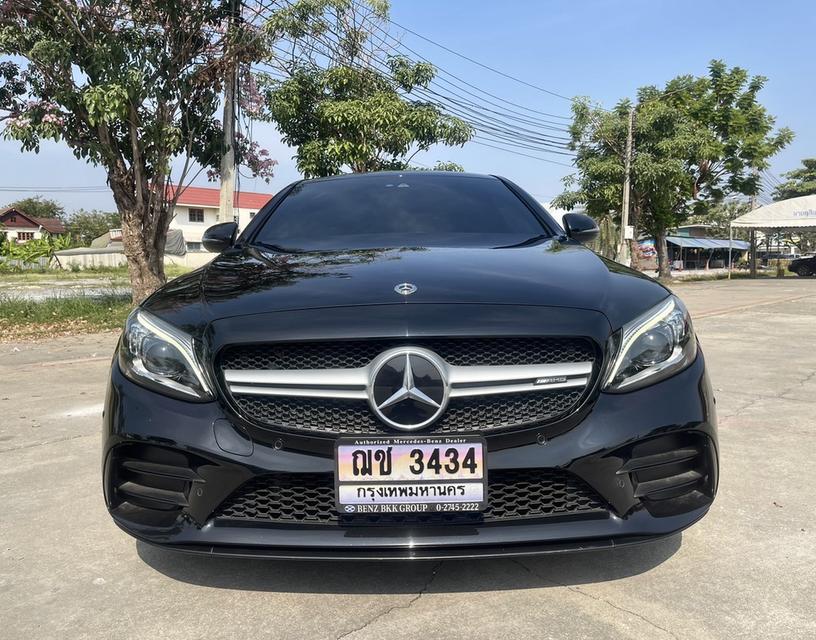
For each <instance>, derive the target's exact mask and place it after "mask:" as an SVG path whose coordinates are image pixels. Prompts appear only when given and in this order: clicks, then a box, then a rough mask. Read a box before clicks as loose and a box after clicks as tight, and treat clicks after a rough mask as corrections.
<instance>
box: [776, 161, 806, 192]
mask: <svg viewBox="0 0 816 640" xmlns="http://www.w3.org/2000/svg"><path fill="white" fill-rule="evenodd" d="M802 165H803V166H802V167H801V168H800V169H794V170H793V171H788V172H787V173H783V174H782V177H783V178H785V182H783V183H782V184H781V185H780V186H778V187H777V188H776V189H774V192H773V197H774V200H787V199H788V198H798V197H799V196H809V195H813V194H815V193H816V158H805V159H804V160H802Z"/></svg>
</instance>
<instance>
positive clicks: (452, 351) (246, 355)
mask: <svg viewBox="0 0 816 640" xmlns="http://www.w3.org/2000/svg"><path fill="white" fill-rule="evenodd" d="M407 344H410V345H411V346H414V347H424V348H426V349H430V350H431V351H433V352H435V353H437V354H438V355H439V356H440V357H441V358H442V359H443V360H445V361H446V362H447V363H448V364H452V365H456V366H463V367H474V366H486V365H494V366H495V365H512V364H556V363H562V362H587V361H591V360H594V359H595V351H594V349H593V347H592V343H591V342H590V341H589V340H586V339H584V338H421V339H416V340H414V339H411V340H343V341H336V342H293V343H276V344H252V345H233V346H229V347H226V348H225V349H224V350H223V352H222V353H221V361H220V365H221V369H238V370H253V369H287V370H289V369H354V368H357V367H364V366H366V365H367V364H368V363H369V362H371V361H372V360H373V359H374V358H376V357H377V356H378V355H380V354H381V353H382V352H383V351H387V350H388V349H392V348H394V347H399V346H404V345H407Z"/></svg>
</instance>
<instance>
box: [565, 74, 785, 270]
mask: <svg viewBox="0 0 816 640" xmlns="http://www.w3.org/2000/svg"><path fill="white" fill-rule="evenodd" d="M764 83H765V78H762V77H760V76H754V77H751V76H749V75H748V73H747V72H746V71H745V70H743V69H740V68H738V67H734V68H732V69H728V68H727V67H726V65H725V64H724V63H723V62H721V61H717V60H715V61H713V62H712V63H711V64H710V65H709V73H708V75H707V76H705V77H699V78H697V77H693V76H688V75H685V76H679V77H677V78H675V79H673V80H671V81H670V82H669V83H668V84H667V85H666V86H665V88H663V89H659V88H657V87H653V86H648V87H643V88H641V89H640V90H639V91H638V100H637V104H636V106H635V111H636V118H635V128H634V147H635V155H634V160H633V163H632V191H631V202H632V210H631V215H630V223H631V224H634V225H635V227H636V229H637V230H638V231H639V232H646V233H648V234H650V235H653V236H654V237H655V245H656V249H657V254H658V263H659V272H660V275H661V276H662V277H668V276H669V265H668V259H667V250H666V240H665V238H666V232H667V231H668V230H669V229H672V228H673V227H676V226H678V225H680V224H682V223H683V222H684V221H685V220H686V219H687V218H688V216H689V215H692V214H698V215H699V214H703V213H705V211H706V210H707V209H708V208H709V207H711V206H713V205H715V204H717V203H720V202H722V201H723V199H724V198H725V197H726V196H728V195H731V194H746V195H749V194H755V193H757V192H758V190H759V184H758V179H757V177H756V175H755V173H754V171H753V169H754V168H756V169H762V168H765V167H766V166H767V159H768V158H769V157H770V156H772V155H773V154H775V153H776V152H777V151H779V150H780V149H782V148H783V147H784V146H786V145H787V144H788V143H789V142H790V140H791V139H792V137H793V134H792V132H791V131H790V130H788V129H781V130H779V131H777V132H774V131H773V129H774V119H773V117H772V116H770V115H769V114H768V113H767V111H766V110H765V108H764V107H763V106H762V105H761V104H760V103H759V102H758V100H757V94H758V93H759V91H760V90H761V89H762V87H763V85H764ZM629 108H630V103H629V102H628V101H626V100H624V101H621V102H620V103H619V104H618V105H617V106H616V107H615V108H614V109H613V110H611V111H606V110H603V109H599V108H595V107H592V106H591V105H590V104H589V103H588V102H586V101H580V102H576V104H575V105H574V106H573V114H574V119H573V124H572V128H571V135H572V146H573V148H574V149H575V150H576V152H577V157H576V165H577V168H578V172H577V174H574V175H572V176H568V177H567V178H566V179H565V186H566V187H567V190H566V191H565V192H564V193H562V194H561V195H560V196H559V197H558V198H557V199H556V204H557V205H558V206H562V207H565V208H572V207H574V206H576V205H578V204H583V205H584V206H585V207H586V209H587V211H588V212H589V213H590V215H593V216H595V217H597V218H599V219H600V218H601V217H603V216H604V215H606V214H609V213H610V212H619V211H620V203H621V199H622V184H623V174H624V149H625V141H626V132H627V127H628V114H629ZM617 219H618V220H619V218H617ZM632 253H633V255H635V253H634V252H632Z"/></svg>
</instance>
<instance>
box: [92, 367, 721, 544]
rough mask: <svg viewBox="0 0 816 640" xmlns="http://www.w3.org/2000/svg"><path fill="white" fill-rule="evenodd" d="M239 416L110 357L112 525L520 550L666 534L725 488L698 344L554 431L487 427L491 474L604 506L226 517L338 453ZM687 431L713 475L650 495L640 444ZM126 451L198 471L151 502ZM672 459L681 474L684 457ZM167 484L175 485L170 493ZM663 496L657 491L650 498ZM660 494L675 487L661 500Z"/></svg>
mask: <svg viewBox="0 0 816 640" xmlns="http://www.w3.org/2000/svg"><path fill="white" fill-rule="evenodd" d="M239 422H240V421H239V420H237V419H236V418H235V416H233V415H231V414H230V413H229V410H228V409H227V408H226V407H224V406H222V405H221V404H220V403H218V402H211V403H203V404H196V403H189V402H183V401H179V400H174V399H172V398H168V397H166V396H163V395H160V394H157V393H155V392H152V391H150V390H147V389H145V388H143V387H141V386H139V385H136V384H134V383H133V382H131V381H130V380H128V379H126V378H124V376H123V375H122V374H121V372H120V371H119V369H118V365H117V364H116V363H114V365H113V368H112V373H111V381H110V385H109V389H108V396H107V400H106V406H105V412H104V425H105V438H104V455H103V460H104V489H105V499H106V502H107V506H108V509H109V511H110V513H111V515H112V517H113V519H114V521H115V522H116V524H117V525H118V526H120V527H121V528H122V529H124V530H125V531H126V532H127V533H129V534H131V535H132V536H134V537H136V538H138V539H141V540H143V541H145V542H148V543H152V544H158V545H162V546H166V547H169V548H172V549H175V550H178V551H187V552H197V553H205V554H218V555H228V556H249V557H275V558H314V559H323V558H344V559H389V558H440V559H441V558H451V557H474V556H499V555H522V554H531V553H543V552H555V551H570V550H580V549H597V548H604V547H612V546H618V545H623V544H632V543H638V542H644V541H647V540H651V539H655V538H660V537H663V536H667V535H671V534H673V533H675V532H677V531H680V530H682V529H684V528H686V527H688V526H690V525H691V524H693V523H694V522H696V521H697V520H698V519H700V518H701V517H702V516H703V515H705V513H706V511H707V510H708V508H709V506H710V504H711V502H712V501H713V499H714V495H715V493H716V488H717V479H718V478H717V476H718V450H717V435H716V416H715V410H714V398H713V395H712V391H711V386H710V384H709V382H708V378H707V376H706V373H705V364H704V360H703V356H702V353H701V354H700V355H699V356H698V358H697V360H696V361H695V362H694V364H692V366H690V367H689V368H688V369H686V370H685V371H683V372H681V373H680V374H678V375H676V376H674V377H672V378H669V379H667V380H665V381H663V382H660V383H658V384H656V385H653V386H651V387H647V388H645V389H641V390H638V391H634V392H631V393H626V394H603V393H602V394H600V395H599V396H598V397H597V399H596V401H595V402H594V405H593V407H592V410H591V411H590V412H589V413H588V414H587V415H586V416H585V417H584V418H583V420H582V421H581V422H580V423H579V424H577V425H576V426H575V427H573V428H572V429H570V430H568V431H566V432H565V433H562V434H561V435H557V436H555V437H553V438H552V439H549V440H546V439H542V443H541V444H540V443H539V442H537V441H536V434H535V430H533V432H532V433H531V434H530V439H529V440H530V443H529V444H522V445H519V446H507V444H506V440H505V441H504V442H503V441H502V440H500V439H498V438H496V439H491V438H490V437H488V471H489V473H491V472H493V471H496V470H510V469H542V468H544V469H561V470H567V471H569V472H570V473H571V474H574V475H575V476H578V477H579V478H580V479H581V480H582V481H583V482H585V483H587V484H588V485H589V486H590V487H591V488H592V489H593V490H594V491H595V492H596V493H597V494H598V496H599V497H600V498H601V499H602V500H603V501H604V503H605V504H606V505H607V506H608V510H607V511H606V513H605V514H604V516H603V517H592V518H572V517H544V518H539V519H536V520H524V519H520V520H513V521H507V522H490V523H478V522H477V523H467V524H458V523H457V524H445V525H439V524H434V525H429V524H416V525H406V524H399V525H393V526H383V525H378V526H366V525H346V524H335V525H322V524H318V525H307V524H270V523H259V522H257V521H252V522H235V521H231V520H225V519H223V518H219V517H216V515H217V513H218V508H219V506H220V505H221V504H222V503H223V502H224V501H225V500H226V499H227V498H228V497H229V496H230V495H231V494H233V492H234V491H235V490H236V489H238V488H239V487H241V486H242V485H243V484H244V483H245V482H247V481H248V480H250V479H252V478H254V477H258V476H262V475H264V474H269V473H277V474H331V473H332V472H333V465H334V460H333V459H332V457H331V456H330V455H327V454H325V453H323V452H322V450H323V449H325V448H324V447H315V446H314V443H313V442H309V441H310V440H314V439H312V438H304V437H303V436H292V435H288V434H286V433H275V432H272V431H269V432H267V433H265V434H264V435H263V436H261V437H258V432H257V431H254V432H253V435H254V436H255V437H250V436H249V434H248V433H247V432H246V431H245V430H244V429H242V428H241V426H240V424H239ZM689 442H690V443H692V444H693V446H695V447H697V448H699V456H698V458H697V461H696V463H695V464H696V465H697V466H696V468H695V469H696V470H695V471H694V473H695V474H696V475H697V476H699V477H702V478H704V479H703V480H700V479H699V477H698V479H697V480H696V485H695V487H696V488H695V490H694V492H692V493H689V494H683V493H682V491H680V493H678V491H677V490H676V489H675V490H673V491H672V490H671V488H670V490H669V493H666V492H665V491H666V490H665V489H662V490H661V489H660V488H659V486H658V488H657V491H658V492H661V491H662V493H660V495H659V496H658V493H651V494H650V493H649V491H650V489H648V487H651V486H652V485H660V482H661V481H662V480H661V479H660V478H659V477H658V476H659V475H660V474H659V473H657V474H655V472H654V471H650V472H649V473H650V474H651V475H649V476H648V478H647V480H644V479H643V478H644V477H645V476H642V477H640V479H638V478H639V476H638V475H637V473H636V472H635V471H632V467H633V464H634V463H633V459H634V457H635V456H641V457H640V458H638V459H639V460H642V461H652V462H654V461H655V460H658V459H659V456H660V455H661V454H660V450H662V449H661V447H662V448H663V449H665V448H666V447H668V448H669V449H671V448H672V447H678V446H680V445H678V444H676V443H689ZM502 447H503V448H502ZM638 447H640V449H638ZM644 447H645V449H644ZM125 451H126V452H129V454H128V455H129V457H128V462H127V464H129V465H131V466H135V468H139V469H142V470H143V471H144V470H147V471H149V472H150V473H156V474H158V475H157V476H156V477H161V474H162V473H165V471H163V469H166V468H170V467H167V466H166V465H165V466H164V467H163V466H162V464H158V465H157V463H156V462H155V459H154V462H149V461H148V462H139V460H138V455H139V452H143V451H158V452H160V453H161V455H162V456H166V459H165V458H161V461H162V462H163V463H166V462H168V461H169V462H171V463H173V464H179V465H181V466H184V465H183V464H182V463H181V462H178V463H176V462H174V460H176V459H178V460H180V461H188V463H189V464H190V466H192V467H194V469H195V472H194V473H193V472H192V471H191V472H190V476H189V478H187V480H185V481H183V482H182V484H181V485H173V483H174V482H176V483H178V482H181V480H179V479H178V478H176V479H168V484H167V485H166V487H165V488H164V489H157V490H156V491H157V493H156V495H155V496H153V498H155V499H156V500H157V501H156V502H151V500H148V501H147V502H145V501H144V500H139V499H136V500H132V499H129V497H128V492H127V488H124V489H123V488H122V485H121V478H120V474H119V471H120V466H121V465H122V464H124V463H122V462H121V458H122V456H121V455H120V452H125ZM638 451H646V453H647V454H650V455H645V456H644V455H643V454H641V453H638ZM655 451H657V452H658V453H657V456H658V457H657V458H655V453H654V452H655ZM133 452H136V456H137V459H136V460H135V461H134V460H133V455H132V454H133ZM174 456H175V457H174ZM191 461H192V462H191ZM643 464H646V463H645V462H644V463H643ZM661 464H665V463H661ZM678 464H680V465H681V467H682V463H678ZM151 465H152V466H151ZM675 466H676V465H675ZM666 468H667V469H668V468H673V467H672V466H671V465H670V466H669V467H666ZM674 472H676V473H677V474H679V475H678V476H677V477H681V476H682V475H683V472H684V469H683V468H676V469H674V470H673V471H672V473H674ZM655 478H657V480H656V481H655ZM159 486H164V485H162V484H161V483H159ZM180 486H183V488H182V489H180V488H179V487H180ZM167 491H170V493H163V492H167ZM171 494H173V495H176V496H178V498H177V502H176V506H175V507H173V508H169V507H167V506H161V501H162V500H164V499H165V498H167V496H170V495H171ZM650 496H651V497H650ZM656 496H657V497H660V498H661V499H660V500H654V499H652V498H653V497H656ZM665 496H669V499H663V498H664V497H665ZM671 496H674V497H671ZM170 501H172V499H171V500H170ZM154 506H158V507H160V508H153V507H154Z"/></svg>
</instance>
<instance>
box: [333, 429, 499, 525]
mask: <svg viewBox="0 0 816 640" xmlns="http://www.w3.org/2000/svg"><path fill="white" fill-rule="evenodd" d="M486 451H487V447H486V446H485V441H484V440H483V439H481V438H465V437H447V436H429V437H395V438H342V439H339V440H338V441H337V444H336V446H335V460H336V473H335V475H334V477H335V486H334V489H335V503H336V508H337V511H338V512H339V513H341V514H343V513H346V514H355V513H437V512H457V511H458V512H462V511H483V510H484V509H485V508H486V507H487V465H486V461H485V453H486Z"/></svg>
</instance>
